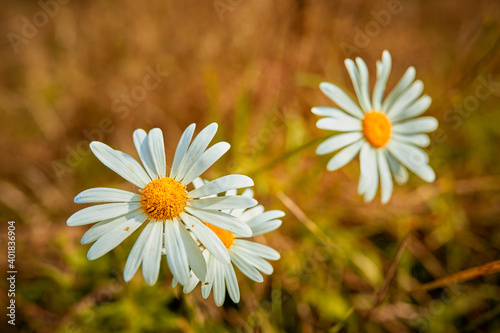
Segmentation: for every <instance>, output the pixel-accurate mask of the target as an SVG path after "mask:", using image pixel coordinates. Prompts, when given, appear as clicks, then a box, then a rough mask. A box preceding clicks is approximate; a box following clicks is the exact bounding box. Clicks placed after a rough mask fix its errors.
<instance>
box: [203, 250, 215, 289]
mask: <svg viewBox="0 0 500 333" xmlns="http://www.w3.org/2000/svg"><path fill="white" fill-rule="evenodd" d="M206 260H207V280H206V283H204V284H202V286H201V295H202V296H203V298H205V299H206V298H207V297H208V296H210V291H211V290H212V285H213V283H214V280H215V268H216V265H217V259H215V258H214V256H211V255H208V257H207V258H206Z"/></svg>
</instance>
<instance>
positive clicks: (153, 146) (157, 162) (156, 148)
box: [148, 128, 167, 178]
mask: <svg viewBox="0 0 500 333" xmlns="http://www.w3.org/2000/svg"><path fill="white" fill-rule="evenodd" d="M148 145H149V152H150V153H151V157H152V159H153V163H154V166H155V170H156V173H157V174H158V175H159V176H160V178H164V177H165V175H166V174H167V161H166V159H165V142H164V141H163V132H162V131H161V129H159V128H153V129H152V130H151V131H149V136H148Z"/></svg>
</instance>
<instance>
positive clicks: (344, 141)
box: [312, 51, 438, 203]
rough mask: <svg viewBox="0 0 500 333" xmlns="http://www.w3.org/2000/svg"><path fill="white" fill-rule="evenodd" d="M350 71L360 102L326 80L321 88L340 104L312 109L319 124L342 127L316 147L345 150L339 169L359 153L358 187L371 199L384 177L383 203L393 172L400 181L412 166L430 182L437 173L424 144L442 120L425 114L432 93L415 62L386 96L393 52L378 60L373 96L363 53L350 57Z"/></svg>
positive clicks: (334, 162)
mask: <svg viewBox="0 0 500 333" xmlns="http://www.w3.org/2000/svg"><path fill="white" fill-rule="evenodd" d="M345 65H346V67H347V71H348V72H349V75H350V76H351V80H352V83H353V86H354V90H355V91H356V95H357V97H358V101H359V105H358V104H357V103H355V102H354V101H353V100H352V99H351V98H350V97H349V96H347V95H346V93H344V92H343V91H342V90H341V89H340V88H339V87H337V86H336V85H333V84H331V83H327V82H323V83H321V84H320V89H321V90H322V91H323V93H325V94H326V95H327V96H328V97H329V98H330V99H331V100H332V101H334V102H335V103H336V104H337V105H338V106H339V107H340V109H337V108H331V107H314V108H312V112H313V113H314V114H316V115H318V116H322V117H324V118H321V119H320V120H318V122H317V123H316V126H317V127H318V128H320V129H326V130H331V131H337V132H345V133H342V134H336V135H334V136H332V137H331V138H329V139H327V140H325V141H324V142H322V143H321V144H320V145H319V146H318V148H317V149H316V153H317V154H318V155H323V154H329V153H332V152H334V151H336V150H339V149H342V150H340V151H339V152H338V153H337V154H336V155H335V156H333V157H332V158H331V159H330V161H329V162H328V165H327V169H328V170H330V171H332V170H336V169H338V168H340V167H342V166H344V165H346V164H347V163H349V162H350V161H351V160H352V159H353V158H354V157H355V156H356V155H358V153H359V159H360V169H361V173H360V179H359V185H358V193H359V194H364V200H365V202H368V201H372V200H373V198H374V197H375V194H376V192H377V189H378V184H379V178H380V185H381V186H380V187H381V193H382V203H386V202H388V201H389V199H390V197H391V194H392V187H393V181H392V175H394V178H395V179H396V181H397V182H398V183H400V184H404V183H406V181H407V180H408V171H407V168H408V169H409V170H411V171H412V172H414V173H415V174H417V175H418V176H419V177H420V178H422V179H423V180H425V181H427V182H432V181H434V179H435V174H434V171H433V170H432V168H431V167H430V166H429V165H428V162H429V158H428V156H427V154H426V153H425V152H424V151H423V150H422V149H420V148H419V147H425V146H428V145H429V143H430V139H429V136H428V135H426V134H424V133H427V132H432V131H434V130H435V129H436V128H437V126H438V122H437V120H436V119H435V118H433V117H420V118H416V119H414V118H415V117H417V116H420V115H421V114H422V113H423V112H424V111H425V110H427V108H428V107H429V105H430V104H431V98H430V97H429V96H427V95H423V96H421V97H420V95H421V94H422V90H423V84H422V82H421V81H420V80H417V81H414V80H415V68H413V67H410V68H408V70H407V71H406V73H405V74H404V75H403V77H402V78H401V80H400V81H399V83H398V84H397V85H396V87H395V88H394V89H393V90H392V91H391V92H390V93H389V94H388V95H387V96H386V97H385V99H384V98H383V96H384V91H385V86H386V82H387V78H388V77H389V73H390V72H391V55H390V54H389V52H388V51H384V52H383V54H382V61H377V81H376V82H375V87H374V89H373V93H372V96H371V99H370V93H369V79H368V69H367V67H366V64H365V62H364V61H363V60H362V59H361V58H356V63H354V61H352V60H351V59H347V60H346V61H345Z"/></svg>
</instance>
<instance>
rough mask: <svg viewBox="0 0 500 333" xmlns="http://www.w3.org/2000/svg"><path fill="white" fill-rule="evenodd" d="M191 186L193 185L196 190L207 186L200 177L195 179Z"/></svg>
mask: <svg viewBox="0 0 500 333" xmlns="http://www.w3.org/2000/svg"><path fill="white" fill-rule="evenodd" d="M191 184H193V186H194V188H199V187H202V186H203V185H204V184H205V181H204V180H203V179H201V178H200V177H198V178H195V179H194V180H193V182H192V183H191Z"/></svg>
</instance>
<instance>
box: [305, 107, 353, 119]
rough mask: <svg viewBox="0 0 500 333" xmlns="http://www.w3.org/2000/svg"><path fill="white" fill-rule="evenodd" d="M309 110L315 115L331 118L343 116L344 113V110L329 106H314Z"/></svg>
mask: <svg viewBox="0 0 500 333" xmlns="http://www.w3.org/2000/svg"><path fill="white" fill-rule="evenodd" d="M311 111H312V113H314V114H315V115H317V116H322V117H332V118H339V117H343V116H344V115H345V114H346V113H345V111H342V110H340V109H337V108H332V107H329V106H315V107H313V108H312V109H311Z"/></svg>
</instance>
